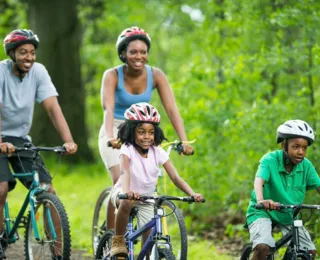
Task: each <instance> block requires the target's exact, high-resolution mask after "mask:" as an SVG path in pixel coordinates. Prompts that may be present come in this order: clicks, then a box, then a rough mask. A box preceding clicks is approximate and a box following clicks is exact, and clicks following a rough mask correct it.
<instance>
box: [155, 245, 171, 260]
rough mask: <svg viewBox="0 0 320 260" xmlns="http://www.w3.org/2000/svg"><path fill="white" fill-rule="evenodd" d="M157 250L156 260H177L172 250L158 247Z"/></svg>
mask: <svg viewBox="0 0 320 260" xmlns="http://www.w3.org/2000/svg"><path fill="white" fill-rule="evenodd" d="M157 250H158V252H157V257H156V259H155V260H176V258H175V256H174V254H173V253H172V251H171V250H170V249H168V248H160V247H157Z"/></svg>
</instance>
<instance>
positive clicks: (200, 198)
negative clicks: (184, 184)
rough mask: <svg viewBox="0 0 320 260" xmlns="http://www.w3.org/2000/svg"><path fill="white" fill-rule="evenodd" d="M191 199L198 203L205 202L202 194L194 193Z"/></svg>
mask: <svg viewBox="0 0 320 260" xmlns="http://www.w3.org/2000/svg"><path fill="white" fill-rule="evenodd" d="M191 197H192V198H194V199H195V201H197V202H202V201H203V196H202V194H200V193H193V194H192V195H191Z"/></svg>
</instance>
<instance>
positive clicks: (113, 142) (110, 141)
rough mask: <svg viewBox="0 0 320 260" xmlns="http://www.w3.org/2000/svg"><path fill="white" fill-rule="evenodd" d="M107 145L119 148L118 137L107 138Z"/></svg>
mask: <svg viewBox="0 0 320 260" xmlns="http://www.w3.org/2000/svg"><path fill="white" fill-rule="evenodd" d="M107 146H108V147H112V148H113V149H120V148H121V143H120V140H119V139H116V138H109V139H108V141H107Z"/></svg>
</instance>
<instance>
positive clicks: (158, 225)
mask: <svg viewBox="0 0 320 260" xmlns="http://www.w3.org/2000/svg"><path fill="white" fill-rule="evenodd" d="M162 216H163V211H162V212H161V213H160V210H159V211H158V212H157V213H156V214H155V216H154V218H152V219H151V220H150V221H149V222H148V223H147V224H145V225H144V226H142V227H141V228H139V229H137V230H135V231H133V223H132V221H133V218H134V216H130V217H129V222H128V225H127V232H126V233H125V238H126V242H127V247H128V251H129V252H128V259H129V260H133V259H134V241H135V240H136V239H137V238H138V237H139V236H141V235H142V234H143V233H144V232H146V231H148V230H150V229H152V230H151V233H150V234H149V236H148V238H147V240H146V242H145V244H144V245H143V247H142V250H141V252H140V254H139V255H138V258H137V260H143V258H144V257H145V256H146V255H147V253H148V252H150V251H151V249H152V247H153V246H154V244H155V242H156V240H158V239H162V240H164V241H165V244H166V245H167V246H168V247H171V245H170V237H169V236H165V237H163V236H162V222H161V217H162ZM155 238H156V239H155Z"/></svg>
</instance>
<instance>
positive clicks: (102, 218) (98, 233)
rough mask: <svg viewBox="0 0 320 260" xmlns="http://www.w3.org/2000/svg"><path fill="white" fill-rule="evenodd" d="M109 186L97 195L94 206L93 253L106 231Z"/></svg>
mask: <svg viewBox="0 0 320 260" xmlns="http://www.w3.org/2000/svg"><path fill="white" fill-rule="evenodd" d="M110 192H111V187H107V188H105V189H104V190H103V191H102V192H101V193H100V195H99V198H98V200H97V202H96V206H95V208H94V214H93V220H92V229H91V230H92V249H93V253H94V254H95V253H96V250H97V247H98V244H99V241H100V239H101V237H102V235H103V234H104V232H105V231H106V216H107V209H108V202H109V195H110Z"/></svg>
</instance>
